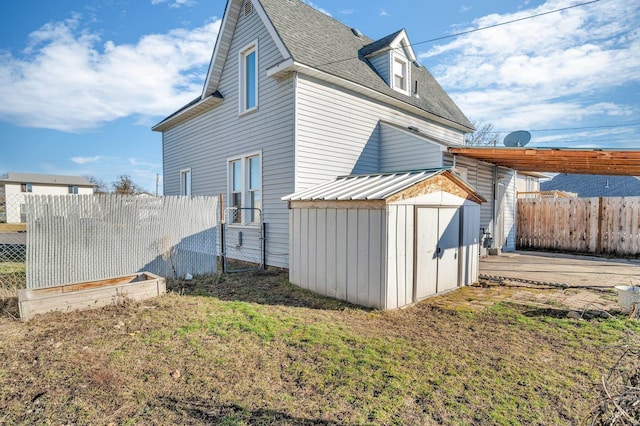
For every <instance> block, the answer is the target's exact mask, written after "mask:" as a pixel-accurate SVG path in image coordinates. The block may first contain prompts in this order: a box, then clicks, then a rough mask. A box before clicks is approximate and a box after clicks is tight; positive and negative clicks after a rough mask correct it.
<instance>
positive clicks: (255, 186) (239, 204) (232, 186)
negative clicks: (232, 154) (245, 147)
mask: <svg viewBox="0 0 640 426" xmlns="http://www.w3.org/2000/svg"><path fill="white" fill-rule="evenodd" d="M228 205H229V207H236V208H237V209H239V210H237V211H236V212H235V215H234V216H233V223H237V224H253V223H257V222H259V221H260V211H261V210H262V158H261V154H260V153H252V154H247V155H244V156H241V157H236V158H233V159H230V160H229V202H228ZM244 209H251V210H244ZM243 211H246V212H248V213H247V214H245V215H243V214H242V212H243Z"/></svg>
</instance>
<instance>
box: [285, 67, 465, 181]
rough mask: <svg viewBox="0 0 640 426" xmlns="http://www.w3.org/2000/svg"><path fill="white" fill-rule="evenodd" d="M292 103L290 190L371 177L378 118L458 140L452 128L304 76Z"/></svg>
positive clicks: (375, 166)
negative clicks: (338, 178) (293, 140)
mask: <svg viewBox="0 0 640 426" xmlns="http://www.w3.org/2000/svg"><path fill="white" fill-rule="evenodd" d="M296 102H297V105H296V108H297V120H298V136H297V141H296V155H297V164H296V191H299V190H301V189H305V188H308V187H310V186H313V185H316V184H319V183H322V182H325V181H327V180H330V179H333V178H335V177H336V176H341V175H347V174H354V173H377V172H378V171H379V170H380V156H381V154H380V130H379V125H378V122H379V121H380V120H384V121H388V122H391V123H395V124H397V125H399V126H402V127H408V126H416V127H418V128H419V129H420V131H421V132H422V133H424V134H425V135H426V136H428V137H433V138H435V139H437V140H444V141H447V142H451V143H462V141H463V134H462V132H460V131H458V130H455V129H450V128H447V127H445V126H442V125H439V124H436V123H433V122H431V121H428V120H425V119H423V118H420V117H417V116H413V115H410V114H408V113H405V112H402V111H398V110H396V109H394V108H391V107H389V106H387V105H384V104H382V103H380V102H377V101H374V100H371V99H369V98H366V97H364V96H362V95H359V94H356V93H353V92H349V91H345V90H344V89H341V88H339V87H337V86H335V85H331V84H328V83H324V82H321V81H319V80H316V79H314V78H312V77H308V76H304V75H299V77H298V90H297V96H296ZM398 166H399V167H400V165H398ZM401 168H403V169H405V168H406V167H401Z"/></svg>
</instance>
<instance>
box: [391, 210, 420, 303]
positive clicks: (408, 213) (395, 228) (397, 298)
mask: <svg viewBox="0 0 640 426" xmlns="http://www.w3.org/2000/svg"><path fill="white" fill-rule="evenodd" d="M388 218H389V219H388V240H387V265H388V272H387V303H386V307H387V309H395V308H398V307H401V306H405V305H407V304H410V303H412V302H413V300H414V297H413V251H414V250H413V235H414V231H413V227H414V206H412V205H401V204H391V205H389V206H388Z"/></svg>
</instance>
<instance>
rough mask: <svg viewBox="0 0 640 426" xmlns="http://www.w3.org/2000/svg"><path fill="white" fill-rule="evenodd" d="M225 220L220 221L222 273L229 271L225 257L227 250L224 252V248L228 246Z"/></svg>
mask: <svg viewBox="0 0 640 426" xmlns="http://www.w3.org/2000/svg"><path fill="white" fill-rule="evenodd" d="M224 227H225V222H224V221H223V222H221V223H220V270H221V271H222V273H223V274H224V273H225V272H227V268H226V265H227V261H226V259H225V252H224V248H225V247H226V245H225V241H224V238H225V236H224V233H225V229H224Z"/></svg>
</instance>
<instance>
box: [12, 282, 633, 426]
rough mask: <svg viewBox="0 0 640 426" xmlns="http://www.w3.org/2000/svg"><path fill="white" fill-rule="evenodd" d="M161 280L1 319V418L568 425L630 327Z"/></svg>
mask: <svg viewBox="0 0 640 426" xmlns="http://www.w3.org/2000/svg"><path fill="white" fill-rule="evenodd" d="M170 289H171V290H173V293H170V294H167V295H165V296H163V297H160V298H156V299H154V300H152V301H149V302H147V303H144V304H136V303H131V304H129V305H125V306H114V307H109V308H104V309H100V310H95V311H86V312H79V313H71V314H62V313H57V314H52V315H47V316H43V317H38V318H36V319H35V320H33V321H32V322H30V323H28V324H23V323H20V322H17V321H14V320H13V319H11V318H9V317H0V342H1V343H0V371H2V372H3V373H2V374H0V423H1V422H6V423H8V424H13V423H17V424H47V423H50V424H66V423H82V424H109V423H114V424H128V423H130V424H203V425H205V424H229V425H231V424H233V425H235V424H238V425H244V424H284V425H293V424H329V425H338V424H340V425H342V424H398V425H400V424H452V425H466V424H498V425H503V424H506V425H530V424H553V425H571V424H580V422H581V421H582V419H583V418H584V417H585V416H586V414H587V413H588V411H589V410H590V409H591V407H593V406H595V403H596V395H597V394H598V393H597V392H598V391H597V389H596V387H595V384H596V383H598V382H599V379H600V377H601V375H602V374H603V373H604V372H606V370H607V368H609V367H610V366H611V365H612V364H613V363H614V362H615V360H616V359H617V356H618V355H619V353H618V352H616V350H617V343H619V342H624V341H625V339H627V338H628V334H629V333H637V332H638V331H640V328H639V327H638V324H637V322H626V321H625V318H624V317H622V316H619V317H612V318H608V319H604V318H598V319H591V320H587V321H579V320H574V319H569V318H567V317H566V311H563V310H562V309H560V308H559V307H558V306H549V307H548V308H544V309H543V308H539V307H532V306H524V305H518V304H514V303H509V302H502V303H497V304H494V305H492V306H491V307H489V308H486V309H484V310H474V311H458V310H456V309H444V308H437V307H434V306H432V305H429V304H428V303H420V304H418V305H417V306H414V307H412V308H409V309H405V310H401V311H395V312H377V311H370V310H367V309H360V308H356V307H353V306H350V305H348V304H345V303H342V302H338V301H334V300H330V299H326V298H323V297H319V296H316V295H313V294H311V293H309V292H306V291H302V290H300V289H297V288H294V287H292V286H291V285H290V284H288V283H287V281H286V274H285V273H284V272H282V271H280V272H278V271H270V272H268V273H254V274H237V275H233V276H232V275H229V276H225V277H202V278H196V279H194V280H193V281H190V282H171V283H170ZM43 392H44V393H43ZM41 393H42V395H40V394H41ZM34 401H36V402H37V403H36V402H34Z"/></svg>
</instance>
